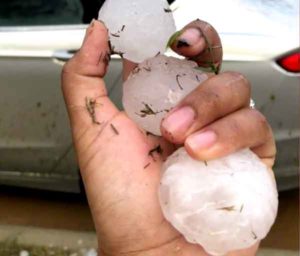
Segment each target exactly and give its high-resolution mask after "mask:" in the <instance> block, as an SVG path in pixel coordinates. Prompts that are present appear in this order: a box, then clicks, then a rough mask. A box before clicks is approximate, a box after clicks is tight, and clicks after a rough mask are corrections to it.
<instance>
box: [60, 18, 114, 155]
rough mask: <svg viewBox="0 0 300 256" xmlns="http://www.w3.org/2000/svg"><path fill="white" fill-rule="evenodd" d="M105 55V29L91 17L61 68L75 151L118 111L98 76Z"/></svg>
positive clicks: (105, 62) (102, 72)
mask: <svg viewBox="0 0 300 256" xmlns="http://www.w3.org/2000/svg"><path fill="white" fill-rule="evenodd" d="M109 56H110V49H109V44H108V33H107V29H106V27H105V26H104V24H103V23H101V22H99V21H96V20H94V21H93V22H92V23H91V25H90V26H89V28H88V29H87V31H86V36H85V39H84V41H83V44H82V47H81V49H80V50H79V51H78V52H77V53H76V54H75V55H74V57H73V58H72V59H71V60H70V61H69V62H67V63H66V64H65V66H64V68H63V71H62V90H63V94H64V98H65V102H66V107H67V110H68V113H69V117H70V123H71V128H72V133H73V141H74V143H75V148H76V150H77V152H78V151H81V149H82V148H84V147H85V146H86V144H88V143H90V141H91V140H92V138H93V139H94V138H95V135H96V134H98V133H99V131H100V130H101V129H103V128H104V127H105V124H107V123H108V122H109V120H111V119H112V118H113V117H114V116H116V115H117V114H118V113H119V110H118V109H117V108H116V107H115V105H114V104H113V103H112V102H111V101H110V99H109V98H108V97H107V91H106V87H105V83H104V81H103V79H102V78H103V76H104V75H105V73H106V70H107V66H108V62H109ZM83 134H84V138H83V137H82V135H83ZM79 138H80V139H79Z"/></svg>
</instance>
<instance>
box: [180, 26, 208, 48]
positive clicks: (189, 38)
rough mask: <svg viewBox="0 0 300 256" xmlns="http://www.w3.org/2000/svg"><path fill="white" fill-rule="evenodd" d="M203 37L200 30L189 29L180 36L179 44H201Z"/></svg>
mask: <svg viewBox="0 0 300 256" xmlns="http://www.w3.org/2000/svg"><path fill="white" fill-rule="evenodd" d="M201 35H202V34H201V32H200V30H199V29H197V28H188V29H187V30H185V31H184V32H183V33H182V34H181V35H180V37H179V38H178V42H185V43H186V44H187V45H195V44H197V43H198V42H199V40H200V38H201Z"/></svg>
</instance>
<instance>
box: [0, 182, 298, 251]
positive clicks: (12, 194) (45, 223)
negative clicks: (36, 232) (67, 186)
mask: <svg viewBox="0 0 300 256" xmlns="http://www.w3.org/2000/svg"><path fill="white" fill-rule="evenodd" d="M0 225H6V226H7V225H17V226H31V227H38V228H47V229H48V228H49V229H57V230H72V231H94V226H93V222H92V219H91V215H90V211H89V208H88V204H87V201H86V199H85V197H84V195H71V194H63V193H53V192H42V191H36V190H23V189H17V188H0ZM262 245H263V247H268V248H277V249H288V250H298V248H299V190H293V191H288V192H283V193H280V206H279V214H278V218H277V221H276V223H275V225H274V226H273V228H272V230H271V233H270V234H269V236H268V238H267V239H266V240H265V241H263V243H262Z"/></svg>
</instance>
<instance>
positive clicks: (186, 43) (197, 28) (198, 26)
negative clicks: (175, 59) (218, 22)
mask: <svg viewBox="0 0 300 256" xmlns="http://www.w3.org/2000/svg"><path fill="white" fill-rule="evenodd" d="M171 48H172V50H174V51H175V52H177V53H178V54H180V55H183V56H185V57H188V58H189V59H191V60H194V61H196V62H197V63H198V65H199V66H201V67H208V68H212V71H214V72H215V73H218V72H219V70H220V67H221V64H222V57H223V50H222V44H221V39H220V37H219V35H218V33H217V31H216V30H215V29H214V28H213V27H212V26H211V25H210V24H209V23H207V22H205V21H202V20H199V19H198V20H195V21H193V22H192V23H190V24H188V25H187V26H186V27H184V28H183V29H182V33H181V35H180V36H179V37H178V38H177V40H176V41H175V42H174V43H173V44H172V45H171Z"/></svg>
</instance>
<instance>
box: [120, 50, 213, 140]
mask: <svg viewBox="0 0 300 256" xmlns="http://www.w3.org/2000/svg"><path fill="white" fill-rule="evenodd" d="M205 79H207V75H206V74H205V73H203V71H201V70H199V69H197V64H196V63H195V62H193V61H187V60H180V59H177V58H173V57H166V56H164V55H159V56H156V57H153V58H151V59H148V60H146V61H144V62H143V63H141V64H140V65H139V66H138V67H137V68H136V69H135V70H134V71H133V72H132V73H131V75H130V76H129V77H128V79H127V80H126V81H125V83H124V86H123V106H124V108H125V110H126V113H127V115H128V116H129V117H130V118H131V119H132V120H134V121H135V122H136V123H137V124H139V126H141V127H142V128H144V129H145V130H147V131H149V132H151V133H153V134H155V135H161V132H160V123H161V120H162V118H163V117H164V116H165V115H166V114H167V113H168V112H169V111H170V110H171V109H172V108H173V107H174V106H176V105H177V104H178V103H179V102H180V101H181V100H182V99H183V98H184V97H185V96H186V95H187V94H189V93H190V92H191V91H193V90H194V89H195V88H196V87H198V86H199V84H201V83H202V82H203V81H204V80H205Z"/></svg>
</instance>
